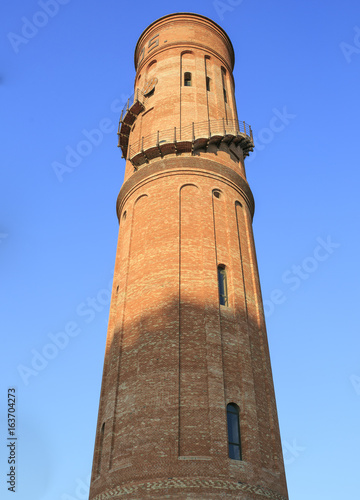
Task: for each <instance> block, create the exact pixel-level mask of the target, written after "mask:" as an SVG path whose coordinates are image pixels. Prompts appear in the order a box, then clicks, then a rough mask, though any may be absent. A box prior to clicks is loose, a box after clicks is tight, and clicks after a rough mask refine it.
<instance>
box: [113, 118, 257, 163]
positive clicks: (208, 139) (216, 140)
mask: <svg viewBox="0 0 360 500" xmlns="http://www.w3.org/2000/svg"><path fill="white" fill-rule="evenodd" d="M221 143H225V144H226V145H227V146H230V145H231V144H234V145H235V146H240V147H241V149H242V150H243V152H244V156H245V157H246V156H248V155H249V153H250V152H251V151H253V149H254V139H253V133H252V130H251V127H250V125H248V124H247V123H245V122H239V121H238V120H228V121H227V122H226V121H225V119H222V120H207V121H203V122H198V123H194V122H193V123H191V124H190V125H187V126H185V127H181V128H180V127H174V128H171V129H167V130H158V131H157V132H155V133H154V134H151V135H147V136H145V137H142V138H141V139H140V141H138V142H135V143H133V144H131V145H130V147H129V151H128V153H129V154H128V159H129V160H130V161H131V163H132V164H133V165H134V168H135V169H137V167H139V166H141V165H143V164H144V163H148V162H149V160H152V159H153V158H156V157H163V156H165V155H168V154H181V153H193V152H194V151H195V150H198V149H203V148H207V147H208V146H210V145H212V144H214V145H216V146H217V147H220V145H221ZM123 154H124V151H123ZM124 156H125V155H124Z"/></svg>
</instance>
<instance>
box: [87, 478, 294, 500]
mask: <svg viewBox="0 0 360 500" xmlns="http://www.w3.org/2000/svg"><path fill="white" fill-rule="evenodd" d="M191 488H193V489H195V488H201V491H202V492H204V495H205V496H206V491H209V490H213V492H216V490H221V492H225V491H228V492H233V493H234V494H236V492H239V493H240V492H241V491H243V492H246V493H254V494H255V495H258V496H259V500H260V498H261V497H262V498H271V499H274V500H288V498H287V497H284V496H283V495H280V494H279V493H276V492H275V491H273V490H270V489H268V488H263V487H262V486H256V485H252V484H246V483H238V482H232V481H224V480H222V479H205V478H198V479H188V478H184V479H180V478H179V479H178V478H173V479H167V480H163V481H153V482H152V481H146V482H144V483H138V484H135V485H132V486H117V487H116V488H113V489H109V490H106V491H104V492H103V493H100V494H99V495H97V496H96V497H94V498H93V500H108V499H114V498H122V497H124V496H127V495H134V494H136V495H139V496H138V497H137V498H142V497H141V495H142V494H144V493H150V492H155V491H157V492H160V491H161V490H168V491H169V490H182V489H183V490H185V489H186V490H189V489H191ZM219 492H220V491H219Z"/></svg>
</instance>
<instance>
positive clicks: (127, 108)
mask: <svg viewBox="0 0 360 500" xmlns="http://www.w3.org/2000/svg"><path fill="white" fill-rule="evenodd" d="M129 102H130V97H129V99H128V100H127V105H126V111H129Z"/></svg>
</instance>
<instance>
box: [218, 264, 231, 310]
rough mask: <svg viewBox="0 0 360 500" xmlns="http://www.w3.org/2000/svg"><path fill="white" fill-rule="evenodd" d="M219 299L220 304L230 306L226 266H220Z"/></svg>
mask: <svg viewBox="0 0 360 500" xmlns="http://www.w3.org/2000/svg"><path fill="white" fill-rule="evenodd" d="M218 283H219V301H220V305H222V306H228V303H229V301H228V289H227V277H226V269H225V266H222V265H220V266H218Z"/></svg>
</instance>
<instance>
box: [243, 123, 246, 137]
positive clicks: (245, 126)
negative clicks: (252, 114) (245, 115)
mask: <svg viewBox="0 0 360 500" xmlns="http://www.w3.org/2000/svg"><path fill="white" fill-rule="evenodd" d="M243 124H244V134H245V135H246V123H245V122H243Z"/></svg>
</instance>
